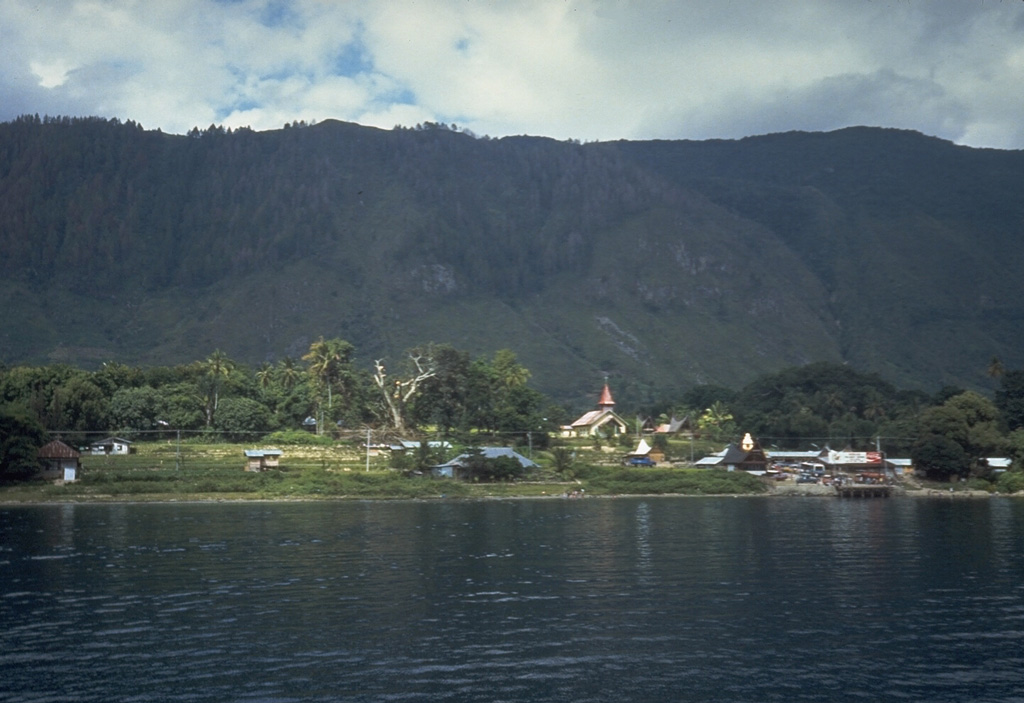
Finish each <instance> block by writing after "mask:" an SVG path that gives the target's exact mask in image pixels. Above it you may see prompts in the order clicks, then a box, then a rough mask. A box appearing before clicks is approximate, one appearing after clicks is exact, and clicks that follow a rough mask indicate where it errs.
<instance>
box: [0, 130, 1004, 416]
mask: <svg viewBox="0 0 1024 703" xmlns="http://www.w3.org/2000/svg"><path fill="white" fill-rule="evenodd" d="M1021 192H1024V153H1021V152H1006V151H992V150H979V149H970V148H965V147H958V146H955V145H953V144H951V143H949V142H944V141H941V140H939V139H935V138H931V137H926V136H923V135H921V134H917V133H913V132H906V131H898V130H883V129H875V128H850V129H844V130H840V131H837V132H831V133H787V134H776V135H768V136H763V137H751V138H746V139H741V140H737V141H704V142H688V141H648V142H626V141H623V142H604V143H592V144H579V143H575V142H558V141H554V140H551V139H545V138H534V137H508V138H502V139H490V138H477V137H474V136H472V135H470V134H467V133H463V132H459V131H457V130H455V129H452V128H448V127H445V126H443V125H440V126H439V125H427V126H426V127H418V128H416V129H400V128H396V129H394V130H380V129H374V128H368V127H362V126H358V125H354V124H348V123H341V122H335V121H327V122H322V123H319V124H316V125H313V126H305V125H303V126H291V127H288V128H285V129H281V130H276V131H269V132H254V131H252V130H247V129H242V130H238V131H228V130H224V129H221V128H216V127H211V128H209V129H207V130H205V131H199V130H194V131H193V132H192V133H190V134H189V135H186V136H177V135H168V134H163V133H161V132H154V131H146V130H144V129H142V127H140V126H139V125H136V124H134V123H131V122H128V123H119V122H117V121H107V120H101V119H95V118H81V119H79V118H75V119H71V118H47V119H44V120H40V119H38V118H35V117H24V118H20V119H18V120H15V121H14V122H10V123H5V124H0V307H2V309H3V311H4V315H3V317H4V324H3V326H2V329H0V360H2V361H4V362H6V363H20V362H31V363H52V362H68V363H74V364H78V365H83V366H87V367H88V366H95V365H96V364H98V363H101V362H103V361H107V360H117V361H123V362H126V363H136V364H138V363H141V364H146V363H153V364H173V363H178V362H182V363H184V362H189V361H192V360H194V359H196V358H200V357H201V356H203V355H205V354H209V353H210V352H211V351H212V350H213V349H216V348H219V349H222V350H223V351H224V352H226V353H227V354H229V355H230V356H232V357H233V358H235V359H238V360H241V361H247V362H251V363H256V362H259V361H263V360H270V359H275V358H280V357H283V356H285V355H291V356H299V355H301V353H302V352H303V351H304V350H305V349H307V348H308V346H309V343H310V341H312V340H313V339H315V338H317V337H319V336H320V335H324V336H328V337H341V338H344V339H347V340H349V341H350V342H351V343H352V344H353V345H354V346H355V348H356V350H357V354H358V355H359V357H360V358H362V359H364V360H365V361H366V363H367V364H369V363H370V362H371V361H372V359H374V358H382V357H389V358H396V357H398V356H400V355H401V354H402V353H403V351H404V350H405V349H407V348H409V347H412V346H414V345H417V344H424V343H427V342H438V343H449V344H452V345H454V346H456V347H458V348H461V349H466V350H467V351H470V352H472V353H474V354H483V353H490V352H493V351H494V350H496V349H500V348H508V349H512V350H513V351H515V352H516V353H517V354H518V356H519V358H520V360H521V361H522V362H523V363H524V364H525V365H526V366H527V367H529V368H530V369H531V370H532V371H533V375H534V382H535V385H536V386H537V387H538V388H539V389H540V390H543V391H545V392H548V393H550V394H551V395H552V396H554V397H556V398H560V399H562V400H566V401H571V402H577V403H579V404H583V405H587V404H591V403H592V402H593V398H592V394H593V393H594V392H595V391H596V390H597V389H599V387H600V383H601V381H602V378H603V377H604V376H605V375H608V376H610V377H611V379H612V383H613V387H615V388H616V396H617V398H619V399H620V400H630V401H632V402H635V403H641V402H648V401H651V400H654V399H659V398H663V397H671V396H672V394H674V393H678V392H680V391H681V390H683V389H685V388H687V387H690V386H692V385H694V384H700V383H714V384H719V385H725V386H732V387H738V386H740V385H742V384H745V383H747V382H749V381H750V380H752V379H753V378H754V377H756V376H758V375H760V374H763V373H766V372H772V371H777V370H779V369H781V368H783V367H787V366H794V365H800V364H804V363H808V362H811V361H832V362H848V363H850V364H851V365H852V366H854V367H856V368H859V369H861V370H864V371H873V372H877V373H878V374H880V375H881V376H882V377H884V378H886V379H888V380H890V381H892V382H894V383H896V384H898V385H902V386H906V387H916V388H925V389H930V388H936V387H939V386H941V385H944V384H959V385H964V386H968V387H982V386H986V385H988V383H989V381H988V379H987V378H986V377H985V370H986V367H987V366H988V363H989V361H990V360H991V359H992V357H994V356H995V357H999V358H1000V359H1002V360H1003V362H1004V363H1005V364H1006V365H1007V366H1021V365H1024V325H1022V324H1021V322H1022V318H1024V296H1022V295H1021V292H1022V290H1021V289H1022V285H1021V283H1020V281H1021V275H1020V272H1021V271H1022V270H1024V240H1022V236H1021V235H1022V234H1024V199H1022V198H1021V197H1020V193H1021Z"/></svg>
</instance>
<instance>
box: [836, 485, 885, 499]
mask: <svg viewBox="0 0 1024 703" xmlns="http://www.w3.org/2000/svg"><path fill="white" fill-rule="evenodd" d="M836 495H837V496H839V497H840V498H888V497H889V496H891V495H892V486H883V485H875V484H870V483H868V484H856V483H855V484H850V485H845V486H836Z"/></svg>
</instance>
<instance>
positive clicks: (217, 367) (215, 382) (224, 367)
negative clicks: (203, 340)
mask: <svg viewBox="0 0 1024 703" xmlns="http://www.w3.org/2000/svg"><path fill="white" fill-rule="evenodd" d="M203 368H204V370H205V374H206V377H207V378H208V379H209V381H210V393H211V395H212V402H211V399H210V398H209V397H208V398H207V402H206V426H207V427H209V426H210V425H211V424H212V423H213V414H214V413H215V412H217V405H218V404H219V403H220V384H221V381H222V380H223V379H225V378H227V377H228V376H230V375H231V372H232V371H233V370H234V369H235V362H234V361H232V360H231V359H230V358H229V357H228V355H227V354H225V353H224V352H222V351H221V350H220V349H214V350H213V353H212V354H210V356H208V357H207V358H206V361H205V362H204V363H203Z"/></svg>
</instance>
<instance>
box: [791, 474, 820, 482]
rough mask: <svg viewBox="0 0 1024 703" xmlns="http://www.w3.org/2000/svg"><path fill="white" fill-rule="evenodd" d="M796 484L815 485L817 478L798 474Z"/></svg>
mask: <svg viewBox="0 0 1024 703" xmlns="http://www.w3.org/2000/svg"><path fill="white" fill-rule="evenodd" d="M796 482H797V483H817V482H818V477H817V476H812V475H811V474H800V475H799V476H797V477H796Z"/></svg>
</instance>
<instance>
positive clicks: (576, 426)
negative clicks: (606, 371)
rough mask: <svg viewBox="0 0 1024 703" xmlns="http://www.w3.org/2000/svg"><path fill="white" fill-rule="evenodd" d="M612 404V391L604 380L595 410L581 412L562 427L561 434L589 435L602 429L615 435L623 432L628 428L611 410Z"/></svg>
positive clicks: (571, 435) (613, 403) (570, 435)
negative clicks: (577, 417)
mask: <svg viewBox="0 0 1024 703" xmlns="http://www.w3.org/2000/svg"><path fill="white" fill-rule="evenodd" d="M614 406H615V401H614V400H613V399H612V392H611V389H610V388H608V382H607V381H606V382H605V384H604V390H603V391H601V400H599V401H598V403H597V410H591V411H590V412H588V413H585V414H583V415H582V416H580V418H579V419H578V420H576V421H575V422H574V423H572V424H571V425H568V426H566V427H564V428H562V434H563V436H566V437H591V436H593V435H596V434H598V433H599V432H604V431H611V433H612V434H616V435H618V434H625V433H626V432H627V431H629V428H628V426H627V425H626V421H625V420H623V419H622V418H621V417H619V416H618V415H617V414H616V413H615V411H614V410H612V408H613V407H614Z"/></svg>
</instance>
